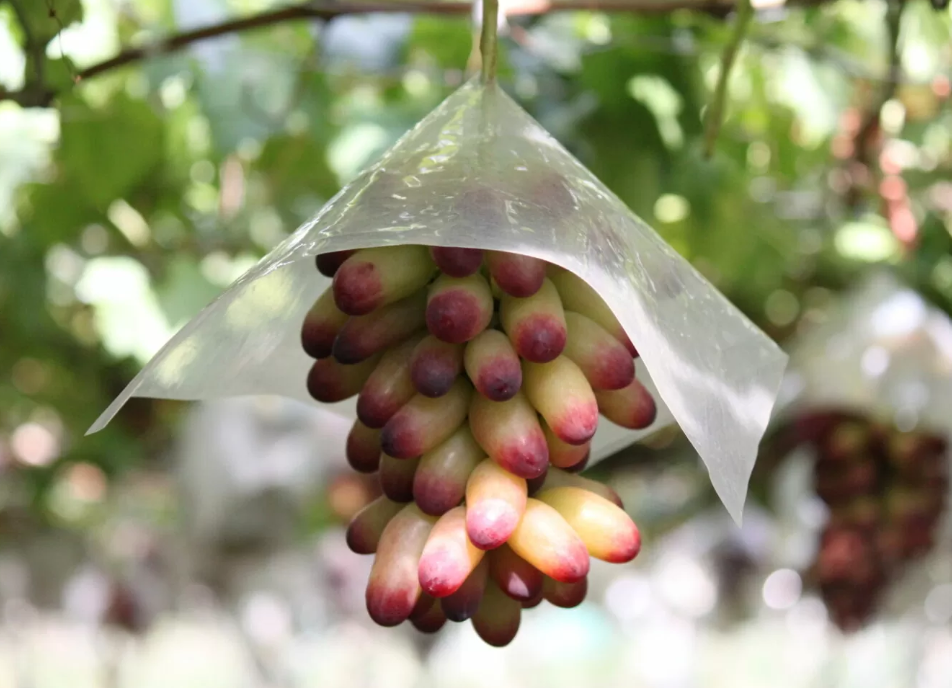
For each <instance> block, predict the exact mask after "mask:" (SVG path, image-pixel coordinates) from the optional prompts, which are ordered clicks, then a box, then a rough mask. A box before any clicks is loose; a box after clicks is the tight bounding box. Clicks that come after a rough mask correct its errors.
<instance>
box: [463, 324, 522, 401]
mask: <svg viewBox="0 0 952 688" xmlns="http://www.w3.org/2000/svg"><path fill="white" fill-rule="evenodd" d="M463 364H464V365H465V367H466V374H467V375H468V376H469V379H470V380H472V381H473V385H474V386H475V387H476V390H477V391H478V392H479V393H480V394H482V395H483V396H484V397H486V398H487V399H490V400H492V401H506V400H508V399H512V398H513V397H514V396H515V395H516V393H517V392H518V391H519V389H520V388H521V387H522V365H521V364H520V363H519V355H518V354H517V353H516V350H515V349H514V348H513V347H512V342H510V341H509V338H508V337H507V336H506V335H505V334H503V333H502V332H500V331H499V330H483V331H482V332H481V333H480V334H478V335H477V336H476V337H475V338H473V339H471V340H470V341H469V342H468V343H467V344H466V351H465V352H464V354H463Z"/></svg>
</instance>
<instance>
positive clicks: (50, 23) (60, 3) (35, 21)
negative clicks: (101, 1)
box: [8, 0, 83, 45]
mask: <svg viewBox="0 0 952 688" xmlns="http://www.w3.org/2000/svg"><path fill="white" fill-rule="evenodd" d="M8 2H12V4H13V5H14V7H15V9H14V14H15V15H16V16H17V17H18V18H19V19H20V21H21V22H23V23H25V24H26V26H25V27H23V28H24V29H26V30H25V32H24V33H25V34H27V35H29V36H31V37H32V39H33V40H34V41H35V42H37V43H39V44H40V45H46V44H47V43H49V42H50V41H51V40H53V37H54V36H56V34H58V33H59V32H60V31H61V30H63V29H65V28H66V27H67V26H69V25H70V24H72V23H73V22H78V21H81V20H82V18H83V5H82V3H81V2H80V0H8Z"/></svg>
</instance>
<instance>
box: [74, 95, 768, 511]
mask: <svg viewBox="0 0 952 688" xmlns="http://www.w3.org/2000/svg"><path fill="white" fill-rule="evenodd" d="M411 243H413V244H427V245H434V246H459V247H465V248H481V249H497V250H504V251H511V252H517V253H523V254H527V255H531V256H534V257H537V258H541V259H544V260H547V261H550V262H552V263H555V264H557V265H560V266H562V267H564V268H567V269H568V270H571V271H572V272H575V273H576V274H578V275H579V276H580V277H582V278H583V279H585V280H586V281H587V282H588V283H589V284H590V285H591V286H592V287H593V288H595V289H596V290H597V291H598V292H599V294H601V296H602V297H603V298H604V299H605V301H606V302H607V303H608V304H609V306H610V307H611V308H612V310H613V311H614V312H615V314H616V316H617V317H618V319H619V321H620V322H621V324H622V326H623V327H624V328H625V330H626V331H627V332H628V333H629V336H630V337H631V339H632V341H633V342H635V346H636V347H637V348H638V350H639V352H640V354H641V360H640V361H639V365H638V368H639V370H638V372H639V377H642V379H644V380H645V382H646V384H647V386H648V387H649V389H651V390H652V391H653V392H655V391H656V392H657V394H656V398H659V400H663V402H664V404H660V405H659V406H664V405H666V406H667V408H660V409H659V418H658V420H657V421H656V422H655V424H654V425H653V426H652V427H651V428H649V429H648V430H647V431H642V432H640V433H636V432H631V431H627V430H625V431H623V430H621V429H620V428H617V427H613V426H611V425H610V424H609V423H607V422H605V421H602V423H601V425H602V426H604V427H602V428H601V429H600V430H599V433H598V435H596V439H595V441H594V443H593V454H592V459H593V460H597V459H599V458H603V457H604V456H607V455H608V454H611V453H613V452H614V451H617V450H618V449H620V448H622V447H624V446H626V445H628V444H630V443H631V442H633V441H635V440H636V439H638V438H639V437H641V436H643V435H645V434H646V433H650V432H653V431H654V430H656V429H657V428H659V427H661V426H662V425H663V424H664V423H666V422H669V421H670V420H671V418H672V416H673V419H674V420H676V421H677V422H678V423H679V424H680V425H681V428H682V429H683V430H684V432H685V433H686V435H687V436H688V438H689V439H690V440H691V442H692V443H693V444H694V446H695V447H696V448H697V450H698V452H699V454H700V455H701V457H702V459H703V460H704V462H705V463H706V465H707V467H708V469H709V471H710V476H711V480H712V482H713V484H714V487H715V489H716V490H717V492H718V494H719V495H720V497H721V499H722V500H723V502H724V504H725V505H726V507H727V509H728V511H729V512H730V513H731V515H732V516H733V517H734V518H735V519H737V520H739V519H740V514H741V511H742V508H743V503H744V498H745V494H746V488H747V481H748V479H749V476H750V472H751V469H752V467H753V464H754V461H755V458H756V454H757V446H758V443H759V442H760V439H761V437H762V435H763V432H764V429H765V427H766V425H767V422H768V419H769V417H770V413H771V409H772V407H773V403H774V400H775V399H776V394H777V390H778V388H779V385H780V381H781V378H782V375H783V370H784V367H785V364H786V356H785V354H783V352H782V351H781V350H780V349H779V348H778V347H777V346H776V345H775V344H774V343H773V342H772V341H771V340H770V339H769V338H768V337H767V336H766V335H764V334H763V333H762V332H760V331H759V330H758V329H757V328H756V327H755V326H754V325H753V324H752V323H750V322H749V321H748V320H747V319H746V318H745V317H744V316H743V315H742V314H741V313H740V312H739V311H738V310H737V309H736V308H734V306H733V305H732V304H730V303H729V302H728V301H727V300H726V299H725V298H724V297H723V296H722V295H721V294H720V293H719V292H718V291H717V290H716V289H714V287H712V286H711V285H710V284H709V283H708V282H707V281H706V280H705V279H704V278H703V277H701V276H700V275H699V274H698V273H697V272H696V271H695V270H694V269H693V268H692V267H691V266H690V265H689V264H688V263H687V262H686V261H685V260H684V259H682V258H681V257H680V256H679V255H678V254H677V253H675V252H674V250H673V249H671V248H670V247H669V246H668V245H667V244H665V243H664V242H663V241H662V240H661V238H660V237H659V236H658V235H657V234H655V232H654V231H653V230H652V229H651V228H650V227H648V226H647V225H646V224H645V223H644V222H642V221H641V220H640V219H638V218H637V217H635V216H634V215H633V214H632V213H631V211H629V210H628V209H627V208H626V207H625V206H624V204H623V203H622V202H621V201H620V200H619V199H618V198H617V197H615V196H614V195H613V194H612V193H611V192H610V191H609V190H608V189H607V188H606V187H605V186H604V185H603V184H602V183H601V182H599V181H598V179H596V178H595V177H594V176H593V175H592V174H591V173H590V172H589V171H588V170H586V169H585V168H584V167H583V166H582V165H581V164H580V163H579V162H578V161H577V160H576V159H575V158H573V157H572V156H571V155H570V154H569V153H568V152H567V151H566V150H565V149H564V148H562V146H561V145H559V144H558V142H556V141H555V140H554V139H553V138H552V137H551V136H550V135H549V134H548V133H547V132H546V131H545V130H543V129H542V127H541V126H540V125H539V124H538V123H537V122H536V121H535V120H533V119H532V118H531V117H530V116H529V115H528V113H526V112H525V111H524V110H522V109H521V108H520V107H519V106H518V105H517V104H516V103H515V102H514V101H513V100H512V99H510V98H509V96H508V95H506V94H505V93H504V92H503V91H502V90H501V89H499V88H498V87H497V86H495V85H490V86H483V85H482V84H480V83H479V82H477V81H476V80H473V81H470V82H469V83H467V84H465V85H464V86H463V87H461V88H460V89H459V90H458V91H456V92H455V93H454V94H453V95H451V96H450V97H449V98H448V99H447V100H445V101H444V102H443V103H442V104H441V105H440V106H439V107H437V108H436V109H435V110H434V111H433V112H432V113H430V114H429V115H428V116H427V117H426V118H425V119H424V120H422V121H421V122H420V123H419V124H418V125H417V126H416V127H414V128H413V129H412V130H411V131H410V132H408V133H407V134H406V135H404V136H403V137H402V138H401V139H400V140H399V141H398V142H397V143H396V144H395V145H394V146H393V148H391V149H390V150H389V151H388V152H387V153H385V154H384V155H383V157H382V158H381V159H380V160H379V161H378V162H377V163H376V164H375V165H373V166H371V167H370V168H369V169H367V170H366V171H364V172H363V173H362V174H361V175H360V176H359V177H358V178H357V179H355V180H354V181H353V182H351V183H350V184H348V185H347V186H346V187H345V188H344V189H342V190H341V191H340V193H338V194H337V195H336V196H335V197H334V198H333V199H332V200H331V201H330V202H329V203H328V204H327V205H326V206H325V207H324V208H323V209H322V210H321V211H320V212H319V213H318V214H317V215H316V216H315V217H314V218H313V219H312V220H311V221H309V222H307V223H305V224H304V225H303V226H302V227H301V228H300V229H299V230H298V231H297V232H295V233H294V234H293V235H292V236H291V237H289V238H288V239H287V240H286V241H284V242H283V243H282V244H281V245H280V246H278V247H277V248H276V249H275V250H274V251H272V252H271V253H270V254H269V255H268V256H267V257H265V258H264V259H263V260H262V261H261V262H260V263H258V265H256V266H255V267H254V268H253V269H251V270H250V271H248V272H247V273H246V274H245V275H243V276H242V277H241V278H239V279H238V280H237V281H236V282H235V283H234V284H233V285H232V286H231V287H230V288H229V289H228V290H227V291H226V292H225V293H223V294H222V295H221V296H220V297H219V298H218V299H217V300H216V301H214V302H213V303H212V304H211V305H210V306H208V307H207V308H206V309H205V310H204V311H203V312H202V313H200V314H199V315H198V316H197V317H196V318H194V319H193V320H192V321H191V322H189V323H188V324H187V325H186V326H185V327H184V328H183V329H182V330H181V331H180V332H179V333H178V334H177V335H176V336H175V337H173V338H172V340H171V341H170V342H169V343H168V344H167V345H166V346H165V347H164V348H163V349H162V350H161V351H160V352H159V353H158V354H157V355H156V356H155V357H154V358H153V360H152V361H150V362H149V364H148V365H147V366H146V367H145V368H144V369H143V370H142V372H141V373H140V374H139V375H138V376H137V377H136V378H135V379H134V380H133V381H132V383H131V384H130V385H129V386H128V387H127V388H126V389H125V390H124V391H123V392H122V394H121V395H120V396H119V397H118V398H117V399H116V400H115V401H114V402H113V403H112V405H110V406H109V408H108V409H106V411H105V413H103V415H102V416H101V417H100V418H99V420H97V421H96V423H95V424H94V425H93V426H92V428H91V429H90V432H95V431H97V430H99V429H101V428H102V427H104V426H105V425H106V423H108V422H109V420H110V419H111V418H112V417H113V416H114V415H115V414H116V412H117V411H118V410H119V409H120V408H121V407H122V405H123V404H124V403H125V402H126V400H127V399H129V398H130V397H132V396H148V397H157V398H175V399H209V398H214V397H224V396H236V395H247V394H279V395H285V396H289V397H293V398H298V399H308V396H307V392H306V391H305V386H304V380H305V374H306V371H307V369H308V365H309V360H308V359H307V357H306V356H305V355H304V353H303V352H302V351H301V347H300V343H299V338H298V337H299V328H300V324H301V322H302V320H303V317H304V314H305V312H306V311H307V309H308V308H309V307H310V305H311V304H312V303H313V302H314V300H315V299H316V298H317V297H318V296H319V295H320V293H321V292H322V291H323V290H324V289H325V288H326V287H327V281H326V280H323V279H321V278H320V277H319V275H318V274H317V272H316V270H315V269H314V263H313V257H314V256H315V255H317V254H319V253H324V252H328V251H340V250H345V249H354V248H364V247H371V246H384V245H396V244H411ZM645 370H647V372H648V373H649V374H650V378H651V380H652V381H653V382H649V381H648V380H647V378H646V377H644V374H645ZM337 407H338V408H339V409H340V412H341V413H345V414H349V415H351V416H353V414H354V406H353V403H352V402H351V403H348V402H342V404H340V405H337ZM668 409H670V413H669V412H668Z"/></svg>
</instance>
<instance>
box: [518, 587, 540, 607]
mask: <svg viewBox="0 0 952 688" xmlns="http://www.w3.org/2000/svg"><path fill="white" fill-rule="evenodd" d="M544 599H545V596H544V595H543V594H542V586H539V592H537V593H536V594H535V595H533V596H532V598H531V599H528V600H526V601H525V602H523V603H522V608H523V609H533V608H535V607H538V606H539V605H540V604H542V600H544Z"/></svg>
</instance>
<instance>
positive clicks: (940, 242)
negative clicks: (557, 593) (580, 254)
mask: <svg viewBox="0 0 952 688" xmlns="http://www.w3.org/2000/svg"><path fill="white" fill-rule="evenodd" d="M272 4H274V5H278V4H279V3H270V2H266V1H265V0H257V1H256V2H246V1H243V0H134V1H130V2H126V3H123V4H122V5H117V4H115V3H110V2H107V1H106V0H84V2H83V3H82V4H81V3H80V2H79V0H42V1H41V0H0V84H2V85H3V88H5V89H6V90H7V92H12V91H15V90H17V89H21V88H23V87H24V85H27V86H29V85H31V84H32V85H33V86H38V87H39V88H40V90H43V89H48V90H50V91H54V92H56V93H58V94H59V95H58V96H57V97H56V98H55V100H54V101H53V103H52V105H51V107H49V108H24V107H21V106H20V105H18V104H16V103H14V102H12V101H11V100H6V101H0V370H3V371H9V375H4V376H0V465H2V466H3V472H4V479H3V485H2V487H0V502H2V503H3V505H4V507H5V508H15V507H19V506H30V505H31V503H32V505H33V506H36V507H38V508H39V509H40V510H41V511H43V510H46V511H47V513H50V510H49V509H48V507H49V506H50V503H49V501H48V500H47V498H46V496H45V495H46V494H47V491H46V488H47V487H49V486H50V485H51V484H54V483H55V481H57V480H58V479H60V477H61V476H63V475H66V474H67V473H66V472H67V471H68V469H69V467H70V466H71V465H74V464H76V463H88V464H92V465H94V466H97V467H98V468H99V469H101V470H102V471H103V472H104V473H105V475H106V476H113V475H116V474H118V473H120V472H121V471H122V470H123V469H125V468H128V467H129V466H133V465H142V464H143V463H144V462H150V461H152V462H155V461H161V458H162V454H163V450H164V448H165V446H166V444H167V442H168V440H169V437H170V427H171V426H172V422H173V420H174V418H175V416H176V414H177V413H178V411H179V408H180V407H179V406H178V405H176V404H173V403H170V402H155V401H141V400H140V401H136V402H134V403H132V404H130V405H129V406H128V407H127V408H126V409H125V410H124V411H123V412H122V413H121V414H120V416H119V418H118V419H117V421H116V422H115V423H113V424H112V425H111V426H110V427H109V428H108V429H107V430H105V431H103V432H101V433H99V434H97V435H95V436H92V437H87V438H84V437H83V433H84V431H85V429H86V428H87V427H88V426H89V425H90V424H91V423H92V422H93V420H94V419H95V418H96V417H97V415H98V414H99V413H100V412H101V411H102V410H103V409H104V408H105V406H106V405H107V404H108V403H109V402H110V401H111V399H112V398H113V396H114V395H116V394H117V393H118V392H119V391H120V390H121V389H122V388H123V387H124V386H125V384H126V383H127V382H128V381H129V380H130V379H131V378H132V377H133V376H134V375H135V373H136V372H137V370H138V368H139V366H141V364H142V363H143V362H144V361H145V360H147V359H148V358H149V357H150V356H151V355H152V354H153V353H154V352H155V351H156V350H157V349H158V348H159V347H161V345H162V344H163V343H164V341H165V340H166V338H167V337H168V336H169V335H170V334H171V333H172V332H173V331H174V330H175V329H176V328H178V327H179V326H181V325H182V324H183V323H184V322H186V321H187V320H188V319H189V318H190V317H191V316H193V315H194V314H196V313H197V312H198V311H199V310H200V309H201V307H202V306H204V305H205V304H206V303H207V302H208V301H210V300H211V299H212V298H214V296H215V295H216V294H217V293H219V292H220V291H221V290H222V289H223V288H224V287H225V286H226V285H227V284H229V283H230V282H231V281H232V280H233V279H234V278H236V277H237V276H238V275H240V274H241V273H242V272H243V271H244V270H245V269H246V268H247V267H249V266H250V265H251V264H253V262H254V261H256V260H257V259H258V258H259V257H260V256H262V255H263V254H264V253H266V252H267V251H268V250H269V249H270V248H271V247H273V246H274V245H275V244H276V243H278V242H279V241H280V240H281V239H283V238H284V237H286V236H287V235H288V234H289V233H290V232H292V231H293V230H294V229H295V228H296V227H297V226H298V225H299V224H300V223H301V222H303V221H304V220H306V219H307V218H308V217H309V216H310V215H311V214H313V213H314V212H315V211H316V210H318V209H319V208H320V207H321V205H322V204H323V203H324V202H326V201H327V200H328V199H329V198H330V197H331V196H332V195H333V194H334V193H335V192H336V190H337V189H338V188H340V186H341V184H343V183H345V182H346V181H347V180H348V179H349V178H350V177H352V176H353V175H355V174H356V173H357V172H358V170H359V169H360V168H361V167H362V166H364V165H365V164H367V163H368V162H370V161H371V160H372V159H373V158H374V157H375V156H377V155H378V154H379V153H381V152H382V151H384V150H385V149H386V148H387V147H388V146H389V145H390V144H392V143H393V142H394V141H395V140H396V139H397V138H398V137H399V136H400V135H401V134H402V133H403V132H405V131H406V130H407V129H408V128H410V127H411V126H413V124H414V123H415V122H416V121H417V120H419V119H420V118H421V117H423V116H424V115H425V114H426V113H427V112H428V111H429V110H430V109H431V108H433V107H434V106H435V105H436V104H438V103H439V102H440V100H442V99H443V98H444V97H445V96H447V95H448V94H449V93H451V92H452V91H453V90H454V89H455V88H456V87H457V86H458V85H459V84H460V83H461V81H462V79H463V78H465V69H466V67H467V62H468V61H470V59H471V52H472V47H473V41H472V36H473V34H472V27H471V24H470V20H469V17H468V16H465V15H464V16H449V15H439V14H427V15H415V16H410V15H368V16H351V17H341V18H338V19H335V20H333V21H331V22H329V23H322V22H316V21H308V22H304V21H298V22H288V23H282V24H278V25H275V26H271V27H268V28H266V29H263V30H258V31H253V32H247V33H243V34H234V35H227V36H222V37H220V38H216V39H214V40H209V41H204V42H201V43H196V44H194V45H193V46H192V47H191V48H190V49H188V50H186V51H182V52H176V53H173V54H169V55H163V56H155V57H152V58H150V59H147V60H143V61H137V62H134V63H132V64H130V65H128V66H125V67H123V68H121V69H116V70H112V71H108V72H105V73H103V74H101V75H99V76H97V77H96V78H93V79H89V80H87V81H85V82H84V83H81V84H78V85H75V86H74V85H73V83H72V82H73V76H74V75H75V74H76V73H78V71H79V70H81V69H83V68H84V67H87V66H89V65H91V64H95V63H96V62H98V61H100V60H102V59H105V58H108V57H110V56H111V55H112V54H114V53H115V52H116V51H117V50H119V49H120V48H121V47H122V46H124V45H132V44H140V43H142V42H143V41H144V40H147V39H148V37H150V36H156V35H165V34H168V33H171V32H175V31H181V30H184V29H186V28H188V27H194V26H196V25H201V24H204V23H210V22H215V21H221V20H223V19H225V18H228V17H231V16H236V15H238V14H241V13H245V12H250V11H262V10H266V9H268V8H269V7H270V6H271V5H272ZM884 17H885V3H884V2H865V1H861V0H840V1H838V2H830V3H825V4H819V5H817V6H813V7H809V8H805V9H797V8H794V9H790V10H769V11H766V12H763V13H761V14H759V15H758V18H757V19H756V20H755V22H754V26H753V28H752V30H751V33H750V35H749V37H748V40H747V42H746V43H745V45H744V47H743V49H742V52H741V54H740V56H739V60H738V63H737V65H736V67H735V70H734V72H733V74H732V76H731V79H730V82H729V91H728V92H729V102H728V106H727V117H726V121H725V123H724V126H723V129H722V131H721V133H720V138H719V140H718V147H717V153H716V156H715V157H714V159H712V160H706V159H704V158H703V157H702V155H701V153H700V151H701V136H702V127H701V118H702V113H703V110H704V108H705V107H706V104H707V102H708V100H709V98H710V94H711V91H712V89H713V87H714V83H715V81H716V77H717V70H718V64H719V55H720V51H721V50H722V48H723V46H724V45H725V43H726V42H727V41H728V39H729V36H730V22H729V20H725V19H724V18H723V17H721V16H711V15H706V14H703V13H697V12H686V11H676V12H673V13H671V14H668V15H658V14H652V15H650V16H649V15H638V14H634V13H613V14H611V15H608V14H601V13H598V12H557V13H551V14H548V15H542V16H534V17H520V18H516V19H513V20H511V22H510V24H511V28H510V30H509V31H508V34H507V36H506V37H505V39H504V40H503V42H502V50H503V54H502V55H501V60H500V68H501V72H502V74H501V79H502V83H503V85H504V87H505V88H507V89H508V90H510V92H512V93H513V94H514V95H515V96H516V98H517V99H518V100H519V102H521V103H522V104H523V105H524V106H525V107H526V108H527V109H528V110H529V111H530V112H531V113H532V114H533V115H534V116H536V117H537V118H538V119H539V120H540V121H541V122H542V124H543V125H544V126H546V127H547V128H548V129H549V130H550V131H551V132H552V133H553V134H554V135H555V136H556V137H557V138H559V139H560V140H561V141H562V142H563V143H564V144H565V145H566V146H567V147H568V148H569V149H570V150H571V151H572V152H573V153H574V154H576V155H577V156H578V157H579V158H580V159H581V160H582V162H583V163H585V164H586V165H587V166H589V167H590V168H591V169H592V171H593V172H594V173H595V174H597V175H598V176H599V177H600V178H601V179H603V180H604V181H605V183H606V184H608V186H609V187H611V188H612V189H613V190H614V191H615V192H616V193H617V194H618V195H619V196H620V197H621V198H622V199H623V200H624V201H625V202H626V203H627V204H628V205H629V206H630V207H631V208H632V209H633V210H635V211H636V212H637V213H638V214H639V215H641V216H642V217H644V218H645V219H646V220H647V221H648V222H649V223H651V224H652V225H653V226H655V227H656V228H657V230H658V231H659V232H660V233H661V234H662V235H663V236H664V237H665V239H666V240H667V241H669V242H670V243H671V244H672V245H673V246H674V247H675V248H676V249H677V250H678V251H680V252H681V253H682V254H683V255H685V256H686V257H687V258H689V259H690V260H691V261H692V262H693V263H694V264H695V265H696V266H697V267H698V268H699V269H700V270H701V271H702V272H703V273H704V274H705V275H706V276H707V277H708V278H709V279H711V281H712V282H713V283H714V284H716V285H717V286H718V287H719V288H720V289H721V290H722V291H724V293H725V294H726V295H727V296H728V297H729V298H731V299H732V300H733V301H734V302H735V303H736V304H738V306H739V307H741V308H742V309H743V310H744V311H745V312H746V313H747V314H748V315H749V316H750V317H751V318H752V319H753V320H754V321H756V322H757V323H758V324H759V325H761V326H762V327H764V328H765V329H766V330H767V331H768V332H769V333H771V334H772V335H774V336H776V337H777V338H778V339H780V340H782V339H783V338H784V337H786V336H787V335H789V334H790V333H791V332H792V331H793V329H794V328H795V327H796V324H797V323H798V322H799V321H800V320H801V319H802V318H803V317H805V316H806V317H808V316H809V314H810V312H811V309H812V308H813V307H814V306H816V305H819V304H822V303H823V302H824V300H826V299H827V298H828V297H829V294H830V293H831V290H836V289H839V288H840V287H842V286H844V285H846V284H847V283H849V282H850V281H851V280H852V279H853V278H854V276H855V275H857V274H858V273H859V272H862V271H863V270H865V269H867V268H868V267H869V266H870V265H876V264H887V265H892V266H895V268H896V269H897V270H899V271H901V272H902V273H903V274H904V275H905V277H906V278H907V279H908V280H909V281H910V282H911V283H913V284H914V285H915V286H916V287H917V288H919V289H920V290H922V291H923V292H924V293H926V294H928V295H929V297H930V298H932V299H933V300H934V301H935V302H937V303H938V304H939V305H940V306H941V307H942V308H944V309H946V310H952V255H950V251H949V249H950V244H952V238H950V233H952V182H950V181H949V180H950V179H952V174H950V173H952V133H950V132H952V108H950V106H949V76H950V74H952V50H950V47H952V16H950V13H949V11H947V10H946V11H935V10H934V9H932V7H931V6H930V5H929V3H928V2H925V1H924V0H910V1H909V2H908V3H906V7H905V8H904V12H903V16H902V24H901V31H900V41H899V43H898V46H897V48H896V51H897V52H896V57H897V59H898V61H899V64H900V65H901V67H902V69H901V70H900V73H898V74H896V75H894V76H895V77H896V78H892V77H891V76H890V73H889V69H888V66H889V62H890V52H891V48H890V46H889V45H888V40H887V36H888V32H887V30H886V25H885V22H884ZM857 132H860V133H861V134H862V135H860V136H857ZM24 499H25V500H27V502H24V501H23V500H24ZM18 500H19V501H20V502H21V503H18ZM52 515H53V516H57V514H56V513H55V509H52ZM60 515H61V514H60Z"/></svg>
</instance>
